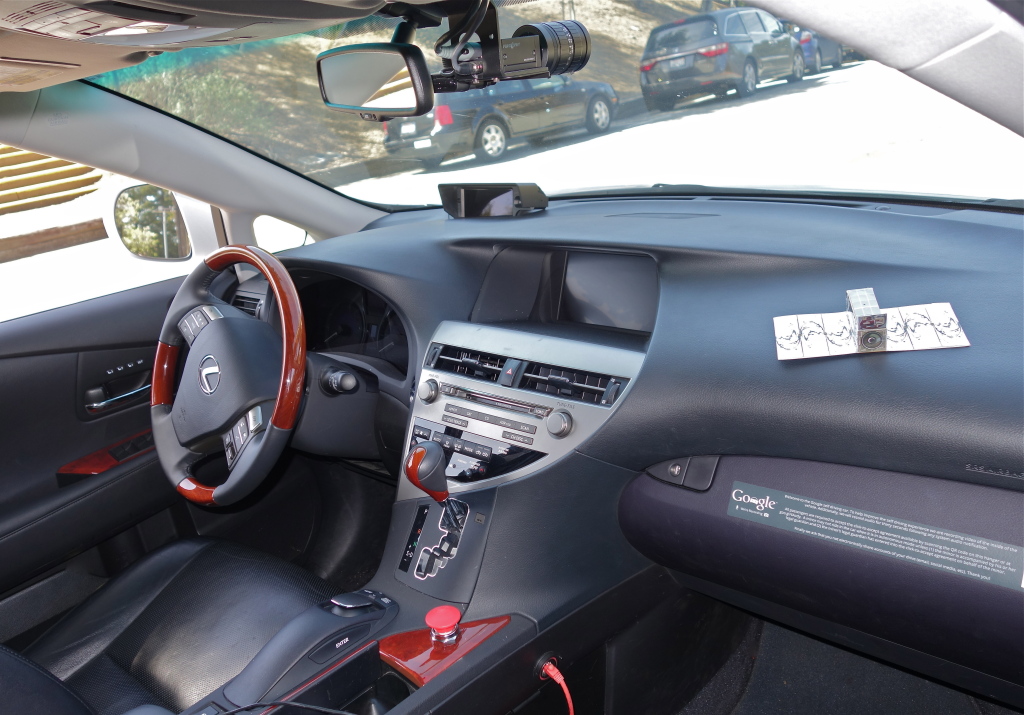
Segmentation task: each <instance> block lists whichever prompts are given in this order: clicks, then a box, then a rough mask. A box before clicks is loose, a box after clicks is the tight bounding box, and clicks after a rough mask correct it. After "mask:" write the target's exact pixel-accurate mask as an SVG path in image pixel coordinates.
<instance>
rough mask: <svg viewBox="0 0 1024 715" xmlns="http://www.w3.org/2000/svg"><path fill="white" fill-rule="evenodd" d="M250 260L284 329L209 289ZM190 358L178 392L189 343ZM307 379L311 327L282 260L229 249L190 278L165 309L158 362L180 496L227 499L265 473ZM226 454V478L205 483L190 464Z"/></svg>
mask: <svg viewBox="0 0 1024 715" xmlns="http://www.w3.org/2000/svg"><path fill="white" fill-rule="evenodd" d="M236 263H246V264H248V265H250V266H252V267H254V268H256V269H257V270H258V271H259V272H260V273H262V274H263V276H264V277H265V278H266V279H267V282H268V283H269V285H270V288H271V290H272V291H273V294H274V299H275V302H276V304H277V308H278V312H279V314H280V317H281V336H278V335H277V333H276V332H275V331H274V329H273V328H272V327H271V326H270V325H269V324H268V323H266V322H264V321H262V320H259V319H257V318H254V317H253V316H251V315H249V314H248V313H246V312H244V311H241V310H239V309H237V308H235V307H233V306H231V305H228V304H227V303H225V302H224V301H223V300H221V299H219V298H217V297H215V296H213V295H211V294H210V285H211V283H212V282H213V280H214V279H215V278H216V277H217V276H218V275H219V274H220V272H221V271H223V270H224V269H226V268H229V267H230V266H233V265H234V264H236ZM185 345H188V348H189V350H188V357H187V358H186V359H185V365H184V368H183V369H182V371H181V381H180V384H179V385H178V389H177V393H175V389H174V384H175V376H176V375H177V374H178V358H179V355H180V354H181V351H182V347H183V346H185ZM305 379H306V329H305V325H304V323H303V319H302V307H301V305H300V303H299V295H298V292H297V291H296V290H295V284H294V283H292V279H291V276H289V275H288V271H287V270H286V269H285V267H284V266H283V265H282V264H281V262H280V261H279V260H277V258H275V257H274V256H273V255H271V254H270V253H268V252H266V251H264V250H262V249H260V248H256V247H253V246H226V247H224V248H221V249H219V250H217V251H216V252H214V253H212V254H210V255H209V256H208V257H207V258H206V260H205V261H204V262H203V263H200V264H199V265H198V266H196V267H195V269H194V270H193V271H192V272H191V273H190V274H189V275H188V277H187V278H185V281H184V282H183V283H182V284H181V287H180V288H179V289H178V293H177V294H176V295H175V296H174V300H173V301H172V302H171V307H170V308H169V309H168V311H167V317H166V318H165V319H164V324H163V327H162V328H161V330H160V341H159V343H157V351H156V360H155V362H154V365H153V392H152V396H151V399H150V413H151V416H152V420H153V441H154V443H155V444H156V452H157V456H158V457H159V459H160V464H161V466H162V467H163V469H164V472H165V473H166V474H167V476H168V477H169V478H170V480H171V484H173V485H174V487H175V488H176V489H177V490H178V493H179V494H181V495H182V496H184V497H185V498H186V499H188V500H189V501H192V502H195V503H196V504H204V505H215V506H225V505H227V504H232V503H234V502H237V501H238V500H239V499H242V498H243V497H245V496H247V495H248V494H249V493H251V492H252V491H253V490H254V489H255V488H256V487H257V486H258V485H259V484H260V482H262V481H263V479H264V478H266V476H267V474H268V473H269V472H270V469H271V467H273V466H274V464H275V463H276V462H277V460H278V458H279V457H280V456H281V452H282V451H283V450H284V447H285V444H286V443H287V442H288V438H289V437H290V436H291V432H292V429H293V428H294V427H295V423H296V422H297V421H298V417H299V408H300V407H301V405H302V394H303V390H304V389H305ZM220 451H223V452H224V455H225V457H226V459H227V464H228V477H227V479H226V480H225V481H224V482H223V483H222V484H220V485H219V486H215V487H214V486H208V485H206V484H202V483H200V482H199V481H198V480H197V479H196V476H195V474H194V473H193V469H194V468H195V467H196V465H197V463H198V462H199V461H200V460H203V459H205V458H206V457H207V456H210V455H212V454H215V453H216V452H220Z"/></svg>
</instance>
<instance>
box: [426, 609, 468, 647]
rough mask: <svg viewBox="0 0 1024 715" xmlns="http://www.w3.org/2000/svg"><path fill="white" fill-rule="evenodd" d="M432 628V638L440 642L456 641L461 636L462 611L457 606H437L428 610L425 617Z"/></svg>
mask: <svg viewBox="0 0 1024 715" xmlns="http://www.w3.org/2000/svg"><path fill="white" fill-rule="evenodd" d="M423 620H424V621H426V623H427V628H429V629H430V639H431V640H433V641H438V642H440V643H445V644H447V643H454V642H455V640H456V639H457V638H458V637H459V621H461V620H462V613H460V612H459V609H457V608H456V607H455V606H437V607H436V608H431V609H430V610H429V611H427V615H426V617H425V618H424V619H423Z"/></svg>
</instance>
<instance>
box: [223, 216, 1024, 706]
mask: <svg viewBox="0 0 1024 715" xmlns="http://www.w3.org/2000/svg"><path fill="white" fill-rule="evenodd" d="M282 260H283V261H284V263H285V264H286V265H287V266H288V268H289V270H290V271H291V273H292V275H293V277H294V278H295V280H296V283H297V285H298V286H299V290H300V294H301V297H302V301H303V308H304V311H305V312H306V317H307V324H308V326H309V328H308V330H309V348H310V351H311V353H312V354H313V355H314V356H316V355H320V356H326V357H329V358H331V359H335V360H339V361H341V362H343V363H345V364H349V365H352V366H353V369H358V370H361V371H363V372H362V373H360V374H364V373H365V374H366V375H369V376H371V377H367V381H368V382H372V383H373V387H374V389H375V390H379V399H377V400H376V401H375V402H373V403H372V405H373V407H372V409H374V410H376V413H375V414H373V415H370V416H368V417H367V418H366V421H367V422H368V423H370V424H373V425H374V435H373V436H371V437H366V436H364V437H361V440H362V441H363V442H366V441H367V440H369V439H376V440H377V442H378V447H379V448H380V453H381V458H382V459H384V461H385V463H386V464H388V465H389V466H390V467H391V468H392V470H393V471H394V472H395V473H396V474H397V470H398V467H399V465H400V464H401V463H402V457H403V456H404V455H405V454H407V453H408V450H409V449H410V448H411V447H412V446H413V445H416V444H417V443H419V442H420V441H423V440H431V441H435V442H438V443H439V444H441V446H442V448H443V449H444V452H445V458H446V459H447V460H448V463H447V468H446V475H447V476H448V479H449V490H450V492H451V493H452V494H453V496H454V497H455V498H457V499H460V500H464V501H465V503H466V504H469V505H470V506H471V508H472V509H474V510H476V513H477V515H478V516H480V517H481V518H482V519H484V520H485V521H483V522H479V524H485V525H484V526H482V527H479V528H480V529H481V530H482V532H481V533H483V532H485V531H486V530H488V529H489V530H490V532H489V534H490V535H489V536H487V535H486V534H484V535H483V536H481V539H484V538H486V541H487V544H488V546H487V548H488V551H489V552H491V550H493V553H499V552H500V553H502V554H503V556H502V558H501V560H500V561H501V563H502V567H501V568H498V569H496V570H495V569H494V568H489V567H488V566H487V563H486V561H485V562H484V565H483V566H482V567H481V566H480V563H481V562H480V561H479V560H474V559H476V558H477V557H470V556H466V557H465V558H463V560H462V563H463V564H468V566H465V568H467V569H469V571H467V572H463V571H460V569H463V567H461V566H460V567H455V566H452V565H451V564H449V566H448V567H446V568H445V569H441V570H440V572H439V573H438V574H437V575H436V577H434V578H430V579H425V580H424V579H423V578H421V577H420V575H418V574H414V573H413V572H414V571H415V568H414V567H413V566H412V565H411V564H409V563H404V561H403V563H404V565H405V567H406V569H407V570H406V571H402V570H401V567H399V569H398V571H397V572H396V578H398V579H399V580H400V581H403V582H404V583H406V584H407V585H409V586H410V587H411V588H413V589H415V590H420V591H423V592H424V593H428V594H431V595H434V596H436V597H438V598H443V599H446V600H452V601H460V599H463V598H464V599H466V600H468V599H469V597H470V595H472V599H473V602H474V603H486V602H487V599H488V597H491V598H494V599H498V600H497V601H496V602H499V601H501V599H505V598H507V597H508V593H509V589H510V587H511V586H510V582H509V580H508V579H509V578H510V574H519V576H518V578H520V580H521V579H523V578H529V579H530V580H531V582H534V581H535V582H536V588H535V589H533V590H530V589H525V592H526V594H527V595H521V596H517V597H520V598H524V599H526V600H525V601H524V602H523V603H522V604H520V607H521V608H522V610H523V612H525V613H530V612H532V611H531V608H533V607H534V606H536V607H537V608H540V604H541V603H543V602H545V599H546V598H547V596H545V594H550V593H552V592H553V591H552V589H554V588H555V586H554V585H553V584H556V583H561V584H562V586H560V588H563V589H569V590H573V589H578V588H582V586H580V584H581V583H584V582H586V583H590V584H591V586H592V587H594V588H605V587H610V586H611V585H612V584H613V583H615V582H616V581H615V579H616V578H620V577H621V575H620V576H616V574H617V573H619V571H617V570H616V569H619V568H621V569H625V570H627V571H628V568H627V566H626V564H629V563H633V561H631V559H635V558H637V554H638V553H639V554H642V555H643V558H645V559H649V561H648V563H649V562H655V563H659V564H662V565H665V566H668V567H669V568H671V569H673V571H674V573H676V574H677V577H678V578H679V579H681V580H682V581H683V582H684V583H685V584H686V585H688V586H690V587H692V588H694V589H695V590H698V591H700V592H703V593H707V594H710V595H713V596H714V597H716V598H719V599H720V600H724V601H727V602H731V603H733V604H735V605H739V606H740V607H742V608H745V609H748V610H751V611H754V612H758V613H761V614H765V615H767V616H768V617H770V618H775V619H778V620H780V621H783V622H787V623H791V624H794V625H796V626H797V627H800V628H803V629H805V630H808V631H810V632H812V633H818V634H820V635H823V636H824V637H827V638H830V639H832V640H838V641H839V642H842V643H844V644H846V645H849V646H850V647H854V648H856V649H858V650H862V651H865V652H868V653H870V654H873V655H876V656H877V657H881V658H884V659H886V660H889V661H892V662H896V663H899V664H903V665H905V666H906V667H910V668H913V669H915V670H918V671H920V672H925V673H930V674H933V675H934V676H935V677H940V678H941V679H943V680H945V681H947V682H953V683H955V684H961V685H963V686H964V687H968V688H971V689H974V690H979V689H980V690H982V691H984V692H990V693H994V694H999V693H1002V695H1000V697H1002V698H1003V699H1006V698H1008V697H1010V696H1007V695H1006V694H1005V692H1006V691H1005V690H1003V691H1000V688H1005V687H1007V686H1006V684H1007V683H1017V682H1019V681H1020V677H1019V674H1018V673H1017V670H1018V668H1017V665H1018V664H1019V663H1020V662H1021V658H1020V655H1021V654H1020V643H1022V642H1024V617H1022V614H1024V589H1022V588H1020V583H1021V582H1022V581H1021V579H1022V578H1024V573H1021V572H1024V523H1022V520H1021V519H1020V514H1021V513H1024V439H1022V435H1024V375H1022V373H1021V370H1020V364H1021V359H1022V356H1024V325H1022V323H1021V321H1020V320H1019V314H1020V309H1021V305H1022V304H1024V281H1022V280H1021V273H1020V266H1021V265H1022V263H1024V230H1022V226H1021V221H1020V215H1019V214H1016V213H1007V212H1000V211H982V210H968V209H956V208H949V207H942V206H920V205H907V204H896V203H887V204H884V203H874V202H857V201H847V200H844V201H826V200H804V201H801V200H781V199H780V200H749V201H748V200H736V199H727V198H723V197H712V198H691V199H640V198H622V199H598V200H565V201H555V202H552V204H551V205H550V206H549V208H548V209H547V210H546V211H543V212H539V213H537V214H533V215H528V216H524V217H519V218H502V219H487V218H481V219H458V220H453V219H450V218H448V217H447V216H446V215H445V214H443V213H442V212H440V211H435V210H424V211H415V212H403V213H396V214H392V215H390V216H388V217H385V218H383V219H380V220H378V221H376V222H375V223H373V224H371V225H370V226H368V227H367V228H366V229H365V230H363V231H362V232H359V233H356V234H352V235H349V236H346V237H344V238H343V239H337V240H332V241H325V242H321V243H317V244H314V245H310V246H304V247H301V248H298V249H295V250H293V251H289V252H287V253H286V254H282ZM868 286H870V287H873V288H874V291H875V293H876V295H877V297H878V301H879V303H880V304H881V305H882V306H900V305H921V304H928V303H940V302H942V303H947V302H948V303H950V304H951V305H952V306H953V309H954V310H955V312H956V315H957V317H958V318H959V320H960V323H961V325H962V326H963V329H964V331H965V332H966V334H967V335H968V336H969V338H970V342H971V346H970V347H967V348H960V349H954V350H925V351H915V352H887V353H875V354H860V355H858V354H854V355H846V356H841V357H830V358H820V359H810V360H798V361H780V360H778V359H777V356H776V344H775V332H774V326H773V318H774V317H776V316H783V315H799V314H806V313H827V312H834V311H841V310H843V309H844V303H845V296H846V291H847V290H850V289H854V288H862V287H868ZM244 289H247V286H246V284H243V285H242V286H240V287H239V292H240V293H244ZM314 392H315V391H313V390H310V402H309V405H307V412H308V414H311V415H315V422H316V424H317V425H318V429H319V431H320V433H323V434H325V435H327V436H328V437H329V439H330V440H332V444H333V443H336V442H338V440H341V439H342V438H343V437H344V435H345V434H346V432H347V431H351V428H349V427H346V425H348V424H350V423H351V420H350V419H349V418H350V417H351V410H348V409H347V410H345V411H344V414H345V415H346V417H345V419H342V417H341V415H342V414H343V412H342V411H338V410H336V411H335V413H331V412H330V411H329V410H324V409H321V408H318V407H316V402H315V399H316V400H319V399H326V398H321V397H319V396H316V395H314ZM314 398H315V399H314ZM351 404H355V403H354V402H353V403H351ZM367 404H370V403H367ZM352 409H354V408H352ZM367 409H370V408H369V407H368V408H367ZM332 414H335V415H337V416H336V417H331V415H332ZM566 416H567V417H568V419H566ZM308 419H309V420H310V421H313V419H314V418H313V417H309V418H308ZM332 419H334V420H336V424H333V425H332V422H331V420H332ZM346 420H348V421H346ZM332 454H338V455H340V456H346V454H343V453H342V452H341V451H336V452H332ZM389 455H390V456H389ZM351 456H359V455H355V454H354V453H353V455H351ZM760 492H763V493H764V494H768V495H776V496H773V497H772V499H777V498H778V497H777V495H780V494H782V495H795V497H794V498H796V497H799V498H800V499H805V500H808V501H809V502H814V503H819V504H824V505H827V506H829V508H830V509H833V511H835V512H836V513H857V514H866V515H869V516H870V518H872V519H877V520H878V522H877V523H880V524H881V523H886V524H900V525H909V526H906V527H905V528H915V529H917V528H923V529H928V530H931V531H930V532H929V533H935V534H942V535H945V536H943V538H957V539H974V540H981V541H983V542H985V543H991V544H998V545H999V546H998V548H999V549H1005V550H1006V553H1008V554H1012V555H1013V556H1012V558H1009V559H1008V560H1007V562H1006V564H1007V565H1006V566H1005V568H1004V573H1003V574H1002V575H996V576H992V575H988V576H986V574H981V576H979V575H978V572H976V571H975V570H973V569H964V573H959V572H958V571H957V570H956V569H955V568H952V569H946V568H944V567H943V564H942V563H940V561H939V560H936V559H937V558H938V557H934V554H932V555H928V556H920V555H917V556H914V555H911V557H910V558H909V559H906V558H904V559H898V558H896V557H895V556H893V555H892V554H887V553H883V552H884V551H885V549H883V548H882V547H880V546H878V544H880V543H882V541H884V539H888V538H890V537H891V536H892V535H883V536H884V538H883V536H879V537H877V538H878V539H879V541H878V542H870V543H874V544H875V546H874V547H872V548H873V549H874V550H871V549H858V548H853V547H852V546H850V545H849V544H842V543H838V542H829V541H828V539H827V538H825V537H826V536H827V535H826V534H824V532H822V533H821V534H817V535H808V529H807V528H803V531H785V530H782V529H774V530H773V529H771V528H770V527H766V526H764V525H763V524H762V523H758V522H759V520H760V519H761V517H757V518H756V519H739V518H735V517H736V514H735V513H734V511H735V509H734V507H735V504H734V502H735V501H736V497H735V495H736V494H740V495H741V497H742V495H746V496H747V497H748V501H749V499H750V498H752V497H757V495H758V494H759V493H760ZM516 495H519V496H516ZM523 495H529V496H528V497H526V496H523ZM422 497H423V495H422V493H420V492H418V491H416V490H415V489H414V488H413V487H412V486H411V485H409V484H407V483H406V480H400V482H399V491H398V501H397V504H396V507H395V517H394V518H395V521H394V522H393V524H392V529H393V530H395V533H394V534H393V536H394V538H395V539H396V540H398V541H401V542H403V543H404V542H405V541H406V539H407V537H408V539H410V542H409V543H414V541H415V538H416V534H418V533H419V531H420V530H421V529H418V528H417V524H419V525H420V527H421V528H422V524H423V521H422V519H423V518H425V517H424V515H425V514H426V512H425V511H424V509H425V508H426V507H424V506H423V504H422V502H423V498H422ZM758 498H759V497H758ZM764 498H765V499H767V501H766V502H764V503H766V504H767V503H768V502H771V501H772V499H770V498H768V497H764ZM519 499H522V500H523V501H522V502H521V504H520V507H519V510H518V511H516V508H515V507H514V506H512V505H513V504H516V503H518V502H517V500H519ZM772 503H774V502H772ZM501 504H504V507H503V510H502V511H501V512H500V513H499V511H498V506H499V505H501ZM567 504H571V505H572V506H573V508H572V509H566V507H565V505H567ZM844 510H845V511H844ZM513 512H514V513H518V514H520V517H517V518H515V519H513V520H512V521H511V522H509V521H504V522H503V521H502V515H506V514H510V513H513ZM752 513H753V512H752ZM489 514H493V516H491V517H488V515H489ZM755 516H756V514H755ZM504 518H505V519H509V518H510V517H507V516H506V517H504ZM787 518H788V517H787ZM865 518H868V517H865ZM417 519H419V521H417ZM488 519H493V520H494V524H493V525H491V522H490V521H489V520H488ZM584 519H585V521H584ZM474 528H478V527H474ZM844 528H845V527H844ZM893 528H895V527H893ZM900 528H904V527H900ZM502 529H504V531H502ZM766 529H767V531H766ZM775 532H778V533H775ZM555 534H558V536H557V537H555V536H554V535H555ZM950 535H952V536H950ZM552 538H558V539H560V540H561V541H560V543H563V542H564V543H565V544H568V543H575V541H574V540H575V539H580V538H589V539H595V538H599V539H601V540H602V543H603V544H606V546H605V547H602V553H604V554H605V556H604V561H603V562H602V563H603V564H604V565H600V566H599V565H597V564H593V565H592V566H591V567H590V568H589V570H588V569H587V568H584V562H580V563H579V564H574V565H573V568H572V569H571V570H569V571H566V570H565V569H564V568H562V567H558V568H554V567H551V568H549V565H548V564H546V563H539V562H538V561H537V559H536V558H533V557H531V556H530V554H531V553H533V554H536V553H538V552H539V550H541V549H544V548H546V546H545V544H548V542H549V541H550V539H552ZM872 538H874V537H872ZM869 541H870V540H869ZM981 541H978V542H977V543H981ZM481 543H482V541H481ZM528 543H532V544H533V546H532V547H529V548H527V547H526V546H525V544H528ZM965 543H966V542H965ZM481 548H482V547H481ZM503 548H507V549H508V551H507V553H506V552H505V551H503V550H502V549H503ZM566 548H568V547H566ZM936 548H938V546H936ZM993 548H996V547H993ZM936 553H937V552H936ZM614 554H618V555H617V556H615V555H614ZM395 558H396V563H397V558H398V556H397V555H396V557H395ZM479 558H482V552H481V555H480V556H479ZM510 559H511V560H512V561H509V560H510ZM517 559H518V560H517ZM1015 559H1020V563H1017V561H1015ZM513 562H514V564H515V565H513ZM474 564H475V567H474V566H473V565H474ZM769 567H770V568H769ZM474 568H482V570H480V571H479V572H478V571H476V570H473V569H474ZM552 568H553V569H554V570H552ZM545 569H547V570H545ZM623 573H625V571H623ZM986 573H987V572H986ZM527 574H528V576H527ZM1013 574H1016V576H1013ZM1014 578H1015V579H1016V581H1014ZM1011 582H1012V583H1011ZM598 583H600V584H604V585H603V586H598V585H595V584H598ZM474 584H475V591H474ZM523 592H524V590H523V589H522V588H520V587H519V586H517V587H516V589H515V593H517V594H522V593H523ZM908 593H909V594H912V598H907V597H906V596H907V594H908ZM531 604H532V605H531ZM503 607H507V606H503ZM966 610H969V611H970V612H971V613H972V614H973V615H972V617H971V618H970V619H955V618H950V617H949V614H951V613H955V612H965V611H966ZM979 674H980V675H979ZM979 678H980V681H979V680H978V679H979ZM1013 687H1018V686H1013Z"/></svg>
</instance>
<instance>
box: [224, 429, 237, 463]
mask: <svg viewBox="0 0 1024 715" xmlns="http://www.w3.org/2000/svg"><path fill="white" fill-rule="evenodd" d="M232 432H234V430H232ZM232 432H229V433H228V434H226V435H224V437H223V441H224V456H225V457H226V458H227V460H228V466H229V467H230V466H231V465H232V464H234V462H235V457H237V456H238V450H237V449H236V448H235V441H234V438H233V436H232Z"/></svg>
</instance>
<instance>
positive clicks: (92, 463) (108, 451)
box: [57, 430, 153, 474]
mask: <svg viewBox="0 0 1024 715" xmlns="http://www.w3.org/2000/svg"><path fill="white" fill-rule="evenodd" d="M152 449H153V436H152V431H151V430H146V431H145V432H139V433H138V434H133V435H132V436H131V437H127V438H125V439H122V440H121V441H120V442H114V444H112V445H110V446H109V447H104V448H103V449H98V450H96V451H95V452H93V453H92V454H87V455H85V456H84V457H81V458H80V459H76V460H75V461H74V462H71V463H70V464H65V465H64V466H63V467H61V468H60V469H58V470H57V473H58V474H102V473H103V472H105V471H107V470H108V469H113V468H114V467H116V466H118V465H119V464H124V463H125V462H127V461H129V460H131V459H135V458H136V457H138V456H140V455H143V454H146V453H147V452H150V451H152Z"/></svg>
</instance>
